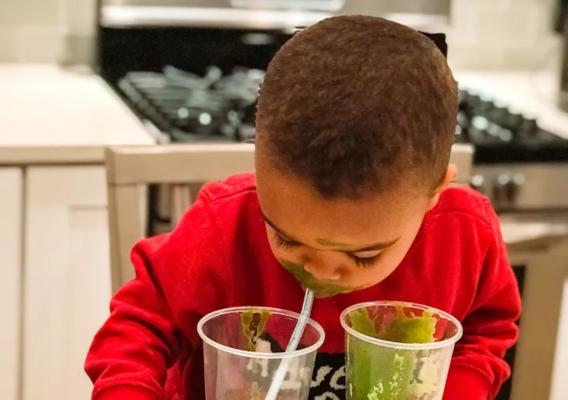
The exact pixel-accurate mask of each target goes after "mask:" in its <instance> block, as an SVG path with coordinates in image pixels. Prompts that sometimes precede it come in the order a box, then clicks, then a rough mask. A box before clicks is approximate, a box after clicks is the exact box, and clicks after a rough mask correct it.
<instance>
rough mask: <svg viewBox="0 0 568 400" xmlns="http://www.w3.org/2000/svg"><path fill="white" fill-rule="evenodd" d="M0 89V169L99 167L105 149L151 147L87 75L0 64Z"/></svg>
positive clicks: (131, 118) (115, 100) (120, 105)
mask: <svg viewBox="0 0 568 400" xmlns="http://www.w3.org/2000/svg"><path fill="white" fill-rule="evenodd" d="M0 87H1V88H2V90H1V91H0V124H1V125H0V126H1V128H0V165H1V164H30V163H102V162H103V160H104V147H105V146H108V145H116V144H131V145H132V144H141V145H143V144H152V143H154V140H153V139H152V137H151V136H150V135H149V134H148V133H147V131H146V129H145V127H144V125H143V124H142V123H141V122H140V121H139V119H138V118H137V117H136V116H135V115H134V114H133V113H132V112H131V111H130V109H129V108H128V107H127V106H126V105H125V104H124V102H123V101H122V100H121V99H120V98H119V97H118V96H117V95H116V94H115V93H114V92H113V91H112V89H111V88H110V87H109V86H108V85H107V84H106V83H105V81H104V80H103V79H102V78H101V77H99V76H97V75H96V74H94V73H92V72H89V71H77V70H76V71H72V70H65V69H63V68H61V67H59V66H56V65H50V64H30V65H27V64H0Z"/></svg>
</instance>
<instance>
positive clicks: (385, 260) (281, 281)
mask: <svg viewBox="0 0 568 400" xmlns="http://www.w3.org/2000/svg"><path fill="white" fill-rule="evenodd" d="M457 105H458V97H457V87H456V83H455V81H454V79H453V77H452V74H451V71H450V70H449V67H448V65H447V63H446V61H445V58H444V57H443V55H442V54H441V53H440V51H439V50H438V49H437V48H436V47H435V45H434V44H433V43H432V42H431V41H430V40H429V39H427V38H426V37H424V36H423V35H421V34H420V33H418V32H416V31H414V30H412V29H410V28H407V27H404V26H402V25H399V24H396V23H394V22H390V21H386V20H384V19H380V18H373V17H364V16H349V17H334V18H330V19H327V20H324V21H322V22H320V23H318V24H315V25H314V26H312V27H309V28H307V29H305V30H303V31H302V32H300V33H298V34H296V35H295V36H294V37H293V38H292V39H291V40H290V41H289V42H288V43H287V44H286V45H285V46H283V48H282V49H281V50H280V51H279V52H278V54H277V55H276V56H275V58H274V60H273V61H272V63H271V64H270V66H269V68H268V71H267V74H266V77H265V81H264V84H263V87H262V89H261V93H260V97H259V102H258V111H257V145H256V177H255V176H254V175H252V174H245V175H237V176H233V177H231V178H229V179H227V180H226V181H225V182H223V183H213V184H209V185H207V186H205V187H204V188H203V189H202V191H201V193H200V195H199V198H198V199H197V201H196V202H195V203H194V205H193V206H192V207H191V209H190V210H189V211H188V212H187V214H186V215H185V217H184V218H183V220H182V221H181V222H180V224H179V225H178V227H177V228H176V229H175V230H174V231H173V232H172V233H171V234H168V235H164V236H159V237H155V238H151V239H147V240H144V241H142V242H141V243H139V244H138V245H137V246H136V247H135V248H134V250H133V254H132V260H133V263H134V266H135V268H136V279H135V280H133V281H131V282H129V283H128V284H126V285H125V286H124V287H123V288H122V289H121V290H119V291H118V292H117V293H116V295H115V296H114V298H113V300H112V303H111V311H112V312H111V316H110V318H109V319H108V321H107V322H106V323H105V325H104V326H103V327H102V329H101V330H100V332H99V333H98V334H97V336H96V337H95V339H94V342H93V344H92V347H91V350H90V352H89V355H88V357H87V362H86V370H87V373H88V374H89V376H90V377H91V379H92V380H93V382H94V383H95V387H94V392H93V399H96V400H113V399H128V400H151V399H152V400H155V399H176V400H185V399H192V400H193V399H204V393H203V365H202V354H201V344H200V340H199V338H198V335H197V332H196V324H197V321H198V320H199V318H200V317H202V316H203V315H205V314H207V313H209V312H211V311H213V310H216V309H220V308H224V307H229V306H238V305H266V306H273V307H280V308H285V309H290V310H295V311H299V310H300V308H301V304H302V299H303V293H304V291H303V288H304V287H309V288H311V289H313V290H314V291H315V293H316V295H317V296H318V298H317V299H316V301H315V302H314V305H313V310H312V318H313V319H315V320H316V321H318V322H319V323H320V324H321V325H322V326H323V327H324V329H325V332H326V341H325V343H324V345H323V347H322V348H321V349H320V352H319V354H318V357H317V360H316V367H315V370H314V380H313V383H312V390H311V393H310V398H311V399H341V398H344V396H345V391H344V387H345V376H344V367H343V364H344V354H343V353H344V333H343V330H342V328H341V326H340V323H339V314H340V313H341V311H342V310H343V309H345V308H346V307H348V306H349V305H352V304H355V303H359V302H363V301H372V300H381V299H384V300H405V301H412V302H417V303H423V304H428V305H431V306H434V307H437V308H440V309H443V310H445V311H447V312H449V313H451V314H453V315H454V316H456V317H457V318H458V319H459V320H460V321H461V322H462V324H463V326H464V336H463V338H462V340H461V341H460V342H459V343H458V344H457V345H456V348H455V353H454V357H453V360H452V365H451V368H450V372H449V376H448V381H447V386H446V391H445V395H444V399H446V400H485V399H490V398H493V397H494V396H495V395H496V393H497V391H498V389H499V387H500V385H501V383H502V382H503V381H504V380H505V379H506V378H507V376H508V374H509V369H508V367H507V364H506V363H505V362H504V361H503V359H502V358H503V356H504V353H505V351H506V349H507V348H508V347H510V346H512V345H513V344H514V342H515V340H516V337H517V328H516V325H515V321H516V319H517V318H518V316H519V312H520V299H519V293H518V289H517V285H516V282H515V279H514V276H513V273H512V270H511V268H510V266H509V264H508V262H507V258H506V254H505V249H504V245H503V241H502V238H501V234H500V231H499V223H498V219H497V217H496V215H495V213H494V212H493V210H492V209H491V206H490V205H489V203H488V202H487V200H486V199H485V198H483V197H482V196H480V195H478V194H477V193H475V192H473V191H470V190H467V189H459V188H447V186H448V184H449V183H450V182H451V181H452V179H453V178H454V176H455V175H456V170H455V167H454V166H453V165H448V162H449V156H450V148H451V145H452V142H453V136H454V130H455V124H456V113H457Z"/></svg>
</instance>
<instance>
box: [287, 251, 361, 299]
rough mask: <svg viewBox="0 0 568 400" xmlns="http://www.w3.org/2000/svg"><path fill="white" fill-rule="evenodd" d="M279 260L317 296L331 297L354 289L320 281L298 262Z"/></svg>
mask: <svg viewBox="0 0 568 400" xmlns="http://www.w3.org/2000/svg"><path fill="white" fill-rule="evenodd" d="M278 261H279V262H280V265H282V266H283V267H284V268H285V269H286V270H287V271H288V272H290V273H291V274H292V275H293V276H294V278H295V279H296V280H297V281H298V282H300V284H301V285H302V286H303V287H305V288H307V289H311V290H312V291H313V292H314V294H315V295H316V296H317V297H331V296H335V295H336V294H340V293H346V292H350V291H352V289H348V288H346V287H343V286H341V285H334V284H330V283H323V282H320V281H318V280H317V279H316V278H314V277H313V276H312V275H311V274H310V273H308V272H307V271H306V270H305V269H304V266H303V265H301V264H296V263H293V262H290V261H286V260H282V259H280V260H278Z"/></svg>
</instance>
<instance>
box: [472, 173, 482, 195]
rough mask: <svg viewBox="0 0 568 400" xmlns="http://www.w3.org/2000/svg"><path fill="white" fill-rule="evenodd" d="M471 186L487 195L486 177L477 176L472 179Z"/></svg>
mask: <svg viewBox="0 0 568 400" xmlns="http://www.w3.org/2000/svg"><path fill="white" fill-rule="evenodd" d="M469 185H470V186H471V187H472V188H473V189H475V190H477V191H478V192H479V193H483V194H485V177H484V176H483V175H481V174H475V175H473V176H472V177H471V181H470V182H469Z"/></svg>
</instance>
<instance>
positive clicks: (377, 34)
mask: <svg viewBox="0 0 568 400" xmlns="http://www.w3.org/2000/svg"><path fill="white" fill-rule="evenodd" d="M457 109H458V90H457V84H456V82H455V80H454V78H453V75H452V73H451V70H450V68H449V66H448V64H447V62H446V59H445V57H444V55H443V54H442V53H441V51H440V50H439V49H438V48H437V47H436V45H435V44H434V43H433V42H432V41H431V40H430V39H429V38H427V37H426V36H424V35H423V34H421V33H419V32H417V31H415V30H413V29H411V28H409V27H406V26H404V25H401V24H398V23H395V22H392V21H388V20H386V19H383V18H378V17H370V16H339V17H332V18H328V19H325V20H323V21H321V22H318V23H317V24H315V25H312V26H310V27H308V28H306V29H303V30H302V31H300V32H298V33H296V34H295V35H294V36H293V37H292V38H291V39H290V40H289V41H288V42H287V43H286V44H285V45H284V46H283V47H282V48H281V49H280V50H279V51H278V53H277V54H276V55H275V57H274V58H273V60H272V61H271V63H270V65H269V67H268V70H267V72H266V76H265V79H264V82H263V85H262V87H261V90H260V95H259V99H258V107H257V114H256V131H257V138H256V143H257V152H260V153H262V154H263V155H265V156H268V158H269V159H270V160H271V162H272V163H273V164H274V166H275V167H276V168H278V169H280V170H281V171H283V172H286V173H291V174H293V175H295V176H297V177H299V178H301V179H303V180H305V181H307V183H308V184H311V185H312V186H313V187H314V188H315V189H316V190H317V191H318V192H319V193H320V194H321V195H322V196H323V197H324V198H337V197H346V198H360V197H363V196H368V195H373V194H376V193H381V192H383V191H387V190H390V189H395V188H396V187H400V185H401V184H403V182H405V184H406V183H407V184H409V185H414V187H416V188H419V189H420V190H421V189H424V190H426V191H432V190H433V189H435V188H436V187H437V185H438V184H439V183H440V182H441V180H442V179H443V177H444V175H445V171H446V168H447V164H448V161H449V157H450V151H451V145H452V143H453V142H454V134H455V127H456V115H457Z"/></svg>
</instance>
